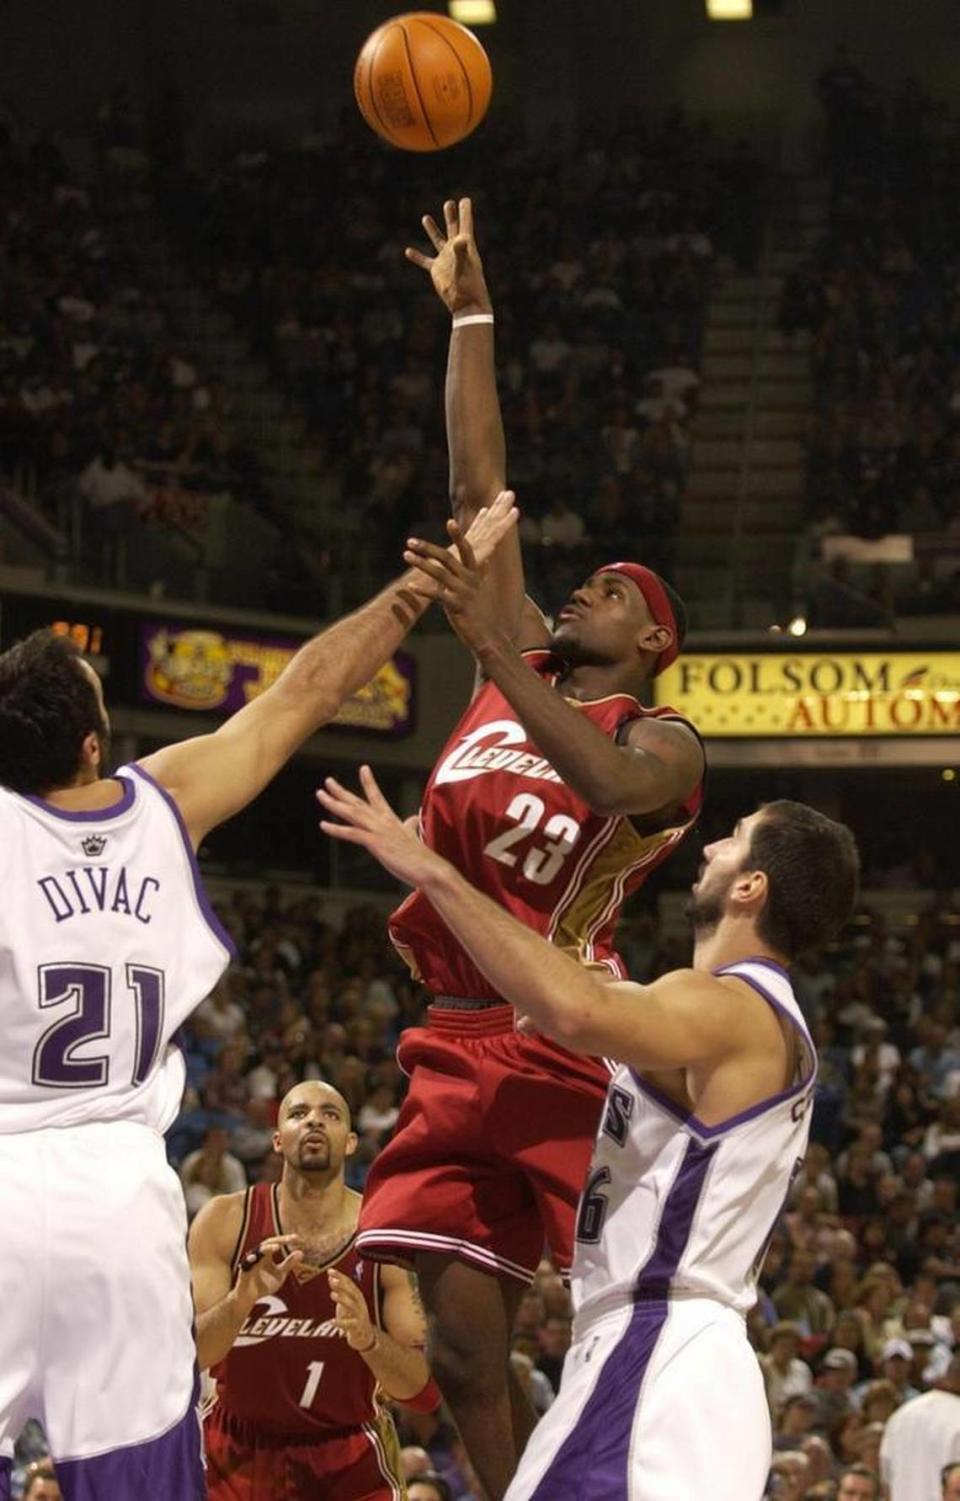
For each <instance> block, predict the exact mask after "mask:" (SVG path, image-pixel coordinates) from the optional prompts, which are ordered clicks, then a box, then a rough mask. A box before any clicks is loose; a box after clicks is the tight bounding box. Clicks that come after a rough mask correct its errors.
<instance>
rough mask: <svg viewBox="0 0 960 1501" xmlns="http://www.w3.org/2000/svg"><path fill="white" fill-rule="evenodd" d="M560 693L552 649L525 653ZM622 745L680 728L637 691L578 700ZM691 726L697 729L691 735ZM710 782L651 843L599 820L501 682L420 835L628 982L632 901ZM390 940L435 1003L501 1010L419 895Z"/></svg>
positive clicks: (450, 756) (426, 803)
mask: <svg viewBox="0 0 960 1501" xmlns="http://www.w3.org/2000/svg"><path fill="white" fill-rule="evenodd" d="M525 656H526V660H527V662H528V663H529V665H530V666H531V667H532V668H533V670H534V671H535V672H537V673H539V674H540V675H541V676H542V677H544V678H546V680H547V681H548V682H549V683H553V684H555V683H556V681H557V677H558V674H559V663H558V662H557V659H556V658H555V657H554V656H552V654H551V653H550V652H548V651H534V652H527V653H525ZM567 702H568V703H571V704H573V705H574V707H575V708H577V709H579V710H580V712H581V713H583V714H586V715H587V716H588V718H590V719H592V720H593V722H594V724H595V725H597V726H598V727H599V728H600V729H601V730H603V732H604V733H605V734H607V735H609V736H610V737H611V739H615V738H616V737H617V735H618V734H619V733H620V732H621V730H622V729H623V727H624V726H625V725H627V724H629V723H630V721H632V720H634V719H646V718H656V719H673V720H679V721H680V722H681V723H684V724H687V723H688V721H687V720H684V719H683V718H682V716H681V715H679V714H678V713H677V712H676V710H674V709H669V708H667V707H662V708H659V709H645V708H643V706H642V705H641V704H640V703H638V701H637V700H636V699H635V698H633V697H631V695H630V694H628V693H615V694H611V695H610V696H608V697H606V698H599V699H593V700H591V701H590V702H588V703H580V702H577V701H575V700H573V699H568V700H567ZM691 728H692V726H691ZM702 801H703V784H702V782H701V783H700V784H699V786H698V787H697V788H696V789H695V791H694V792H693V794H692V795H691V797H690V798H689V799H688V801H687V803H686V804H685V805H684V807H683V808H682V810H681V811H680V813H679V814H678V816H677V819H676V821H675V822H674V823H672V824H671V825H670V826H668V827H666V828H663V829H659V830H657V831H656V832H655V833H642V832H641V831H640V830H639V829H637V827H636V826H635V825H634V824H633V823H632V822H631V820H630V819H629V818H628V817H625V816H623V815H621V814H614V815H613V816H608V817H605V816H603V815H601V814H598V813H594V812H592V811H591V809H590V808H589V807H588V806H587V804H586V803H585V802H584V801H583V799H582V798H581V797H578V796H577V794H576V793H575V792H574V791H572V789H571V788H569V787H568V786H566V784H565V783H563V782H562V781H561V780H560V778H559V777H558V775H557V773H556V772H555V771H554V770H553V768H552V767H551V766H550V765H549V763H548V762H547V761H546V760H545V759H544V758H543V756H542V755H541V754H540V752H539V751H538V750H537V747H536V746H535V745H534V744H533V742H532V741H531V740H530V739H529V737H528V736H527V732H526V730H525V729H524V728H523V726H522V725H521V724H520V722H519V721H518V719H517V715H516V712H515V710H514V709H513V708H512V707H511V705H510V704H509V703H508V701H507V700H506V698H504V696H503V694H502V693H501V692H500V690H499V688H497V687H496V686H495V685H494V684H493V683H490V682H488V683H486V684H484V686H483V687H482V688H481V689H480V691H479V692H478V693H477V695H476V697H475V698H474V700H473V702H472V703H471V704H470V706H469V708H468V709H467V711H466V713H465V714H464V716H463V718H462V719H461V720H460V723H459V724H458V726H457V728H456V729H455V730H454V732H453V734H452V736H451V737H450V739H449V740H448V742H447V744H446V746H445V747H444V751H443V754H442V755H441V757H440V760H439V761H438V762H437V765H436V766H435V767H434V769H433V773H432V775H431V777H430V780H429V782H428V783H427V790H426V793H425V795H424V799H423V806H422V808H421V812H420V827H421V835H422V837H423V839H424V841H425V843H427V844H428V845H429V846H430V847H431V849H435V850H437V851H438V852H439V853H440V854H441V855H444V856H445V857H446V858H447V859H448V860H449V861H450V862H451V863H452V864H453V865H455V866H456V867H457V869H458V870H459V871H461V872H462V874H463V875H464V876H466V878H467V880H468V881H470V882H471V883H472V884H473V885H474V886H476V887H477V888H478V889H479V890H480V891H482V892H484V893H485V894H486V895H487V896H489V897H491V898H492V899H493V900H494V901H495V902H497V903H498V904H499V905H500V906H501V907H503V908H505V909H506V911H508V912H511V913H512V914H513V916H514V917H516V918H518V919H519V921H520V922H522V923H523V924H524V926H526V927H528V928H532V929H533V930H534V931H535V932H538V933H542V934H543V936H544V937H545V938H548V939H550V940H551V942H553V943H555V944H556V945H557V946H558V947H559V948H563V949H567V950H568V951H570V952H571V953H572V954H573V955H574V956H575V957H576V958H577V959H579V960H580V961H581V963H585V964H602V965H606V966H607V967H608V968H610V969H612V970H613V971H614V973H615V974H618V975H624V974H625V971H624V968H623V964H622V962H621V960H620V958H619V955H617V954H616V953H615V952H614V949H613V935H614V930H615V928H616V925H617V922H618V919H619V916H620V912H621V909H622V907H623V904H624V902H625V901H626V899H627V898H628V897H629V896H630V894H631V892H633V891H635V890H636V889H637V887H638V886H640V885H642V884H643V882H644V881H645V880H646V878H647V876H648V875H649V874H650V872H651V871H652V870H654V869H655V867H656V866H658V865H659V864H660V862H661V861H662V860H664V859H665V858H666V857H667V855H668V854H669V853H670V851H671V850H672V849H673V847H674V846H675V845H676V844H677V843H679V841H680V840H681V839H682V838H683V836H684V835H685V834H686V832H687V830H688V829H689V828H690V827H691V825H692V824H693V822H694V820H695V819H696V817H697V814H698V813H699V811H700V805H701V803H702ZM390 936H391V938H392V939H393V942H394V944H395V945H396V947H397V949H398V950H399V952H400V953H401V954H402V955H403V957H404V959H406V961H407V963H408V964H409V965H410V968H411V969H412V971H413V973H414V974H415V975H416V977H417V978H418V979H420V980H422V982H423V984H424V985H426V986H427V988H428V989H429V990H431V991H433V992H434V994H436V995H454V996H475V997H478V998H483V999H489V1000H493V999H495V998H497V993H496V991H495V990H493V989H492V988H491V986H490V983H489V981H488V980H486V979H485V977H484V976H483V975H482V974H481V973H480V971H479V970H478V969H477V968H476V967H475V966H474V964H473V963H472V961H471V960H470V958H469V956H468V955H467V954H466V953H465V952H464V950H463V949H462V948H461V947H460V945H459V944H458V943H457V942H456V940H455V939H454V938H453V937H452V936H451V934H450V932H449V930H448V928H447V927H446V925H445V924H444V923H443V922H442V921H441V919H440V918H439V917H438V916H437V914H436V913H435V912H434V910H433V908H432V907H431V905H430V903H429V902H428V901H427V899H426V897H424V896H423V895H422V894H421V893H420V892H419V891H414V892H412V893H411V894H410V896H408V897H407V899H406V901H405V902H404V903H403V904H402V905H401V906H400V907H398V908H397V910H396V911H395V912H394V913H393V915H392V917H391V919H390Z"/></svg>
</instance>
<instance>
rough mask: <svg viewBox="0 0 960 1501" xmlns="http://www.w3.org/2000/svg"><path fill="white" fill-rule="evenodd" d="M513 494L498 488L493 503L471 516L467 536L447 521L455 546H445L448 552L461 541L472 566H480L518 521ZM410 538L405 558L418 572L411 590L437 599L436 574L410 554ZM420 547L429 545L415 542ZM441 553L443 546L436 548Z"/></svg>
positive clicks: (422, 595) (452, 550)
mask: <svg viewBox="0 0 960 1501" xmlns="http://www.w3.org/2000/svg"><path fill="white" fill-rule="evenodd" d="M515 501H516V496H515V495H514V493H513V491H512V490H501V492H500V494H499V495H498V496H497V498H496V500H495V501H494V502H493V505H492V506H484V507H483V508H482V509H481V510H479V511H478V512H477V514H476V516H474V518H473V520H472V521H471V523H470V529H469V531H468V532H467V533H466V536H465V537H463V536H461V533H460V529H459V527H457V525H456V523H452V524H451V523H449V522H448V524H447V530H448V531H449V532H450V535H451V537H452V538H453V539H454V546H452V547H451V548H449V549H448V554H449V555H451V556H452V555H453V553H454V551H455V549H456V548H458V547H459V544H460V542H461V541H462V542H464V543H465V544H466V546H467V547H468V548H469V549H470V550H471V554H472V558H473V562H474V566H476V567H483V565H484V564H485V563H486V562H487V560H488V558H490V557H491V555H492V554H493V552H494V550H495V549H496V548H497V547H498V546H499V545H500V543H501V542H502V541H503V539H504V537H506V536H507V534H508V533H509V532H511V531H512V530H513V528H514V527H515V526H516V523H517V517H518V516H519V514H520V513H519V511H518V510H517V507H516V504H515ZM412 544H413V539H412V538H411V539H410V541H409V542H408V543H407V550H406V552H405V553H404V560H405V561H406V562H407V563H412V564H413V566H414V567H416V569H417V572H418V575H419V577H418V582H417V583H416V585H414V586H412V592H413V593H414V594H419V595H420V596H421V598H422V599H439V598H440V583H439V580H438V577H437V575H436V574H435V573H431V572H429V571H428V570H427V569H426V568H422V567H421V566H420V558H419V557H416V558H414V557H413V556H412V555H411V549H412ZM416 545H417V546H418V547H419V546H421V545H422V546H428V545H429V544H427V543H423V544H420V543H417V544H416ZM437 551H438V552H440V553H442V552H443V548H438V549H437Z"/></svg>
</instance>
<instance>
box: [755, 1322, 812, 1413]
mask: <svg viewBox="0 0 960 1501" xmlns="http://www.w3.org/2000/svg"><path fill="white" fill-rule="evenodd" d="M799 1351H800V1329H799V1327H798V1325H796V1324H794V1323H791V1322H790V1321H789V1320H788V1319H784V1320H783V1321H782V1322H781V1323H779V1324H775V1325H774V1327H773V1328H772V1329H771V1330H770V1333H769V1335H768V1336H767V1353H766V1354H765V1355H761V1356H760V1369H761V1370H762V1371H763V1380H764V1385H765V1386H766V1389H767V1401H768V1403H769V1404H770V1411H771V1412H780V1411H781V1409H782V1408H783V1405H784V1403H785V1402H786V1400H787V1398H788V1397H794V1396H806V1394H807V1393H808V1392H809V1391H811V1389H812V1387H813V1372H812V1371H811V1370H810V1367H809V1366H808V1365H807V1363H806V1361H805V1360H801V1359H800V1354H799Z"/></svg>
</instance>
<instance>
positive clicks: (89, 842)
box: [80, 834, 107, 855]
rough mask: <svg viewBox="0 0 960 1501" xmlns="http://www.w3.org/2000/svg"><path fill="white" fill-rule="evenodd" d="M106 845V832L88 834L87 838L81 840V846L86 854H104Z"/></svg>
mask: <svg viewBox="0 0 960 1501" xmlns="http://www.w3.org/2000/svg"><path fill="white" fill-rule="evenodd" d="M106 847H107V836H106V834H88V835H87V837H86V839H81V841H80V848H81V849H82V850H83V853H84V854H85V855H102V854H103V852H104V850H105V849H106Z"/></svg>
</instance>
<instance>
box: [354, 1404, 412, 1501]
mask: <svg viewBox="0 0 960 1501" xmlns="http://www.w3.org/2000/svg"><path fill="white" fill-rule="evenodd" d="M363 1431H364V1433H365V1434H366V1435H367V1438H368V1439H369V1440H370V1442H371V1444H372V1445H373V1448H374V1452H375V1454H376V1456H377V1464H378V1466H379V1469H380V1473H381V1475H382V1476H383V1478H384V1480H385V1481H386V1482H387V1484H388V1485H389V1486H390V1488H391V1490H392V1492H393V1501H407V1486H406V1482H405V1481H404V1478H403V1464H402V1461H401V1458H400V1439H399V1437H398V1436H397V1430H396V1427H395V1426H394V1422H393V1418H392V1417H391V1416H390V1414H389V1412H388V1411H387V1409H386V1408H385V1407H384V1408H381V1409H380V1411H379V1412H378V1413H377V1415H376V1417H375V1418H374V1419H373V1421H372V1422H370V1423H364V1425H363Z"/></svg>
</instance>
